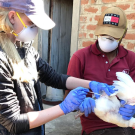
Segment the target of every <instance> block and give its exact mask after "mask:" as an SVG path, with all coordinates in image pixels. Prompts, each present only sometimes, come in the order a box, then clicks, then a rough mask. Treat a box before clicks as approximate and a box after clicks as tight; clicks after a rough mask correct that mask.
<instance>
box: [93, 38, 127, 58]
mask: <svg viewBox="0 0 135 135" xmlns="http://www.w3.org/2000/svg"><path fill="white" fill-rule="evenodd" d="M97 43H98V40H96V42H95V44H92V45H91V50H92V52H93V53H94V54H95V55H100V54H101V55H102V54H103V53H102V52H100V51H99V50H98V48H97ZM127 53H128V51H127V50H126V49H125V48H124V47H123V46H122V45H119V46H118V54H117V57H118V58H122V57H125V56H126V55H127Z"/></svg>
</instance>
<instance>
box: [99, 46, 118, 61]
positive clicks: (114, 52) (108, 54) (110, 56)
mask: <svg viewBox="0 0 135 135" xmlns="http://www.w3.org/2000/svg"><path fill="white" fill-rule="evenodd" d="M97 48H98V50H99V51H101V52H102V53H104V54H105V55H106V57H107V58H108V60H109V63H111V62H112V61H113V59H114V58H115V57H116V56H117V53H118V48H117V49H115V50H114V51H112V52H109V53H106V52H103V51H102V50H101V49H100V48H99V45H98V44H97Z"/></svg>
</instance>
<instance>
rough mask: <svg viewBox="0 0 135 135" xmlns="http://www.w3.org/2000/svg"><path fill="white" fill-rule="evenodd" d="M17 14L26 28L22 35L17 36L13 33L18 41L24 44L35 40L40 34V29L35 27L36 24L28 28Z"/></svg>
mask: <svg viewBox="0 0 135 135" xmlns="http://www.w3.org/2000/svg"><path fill="white" fill-rule="evenodd" d="M16 14H17V16H18V18H19V19H20V21H21V22H22V24H23V26H24V28H23V30H22V31H21V32H20V33H18V34H16V33H14V32H13V34H14V35H15V36H16V40H18V41H22V42H28V41H31V40H33V39H34V38H35V37H36V35H37V33H38V27H37V26H35V25H34V24H33V25H31V26H26V25H25V24H24V22H23V21H22V19H21V18H20V16H19V14H18V13H17V12H16Z"/></svg>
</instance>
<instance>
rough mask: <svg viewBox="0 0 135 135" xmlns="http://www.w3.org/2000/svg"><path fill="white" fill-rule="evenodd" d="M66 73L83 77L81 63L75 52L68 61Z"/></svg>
mask: <svg viewBox="0 0 135 135" xmlns="http://www.w3.org/2000/svg"><path fill="white" fill-rule="evenodd" d="M67 75H69V76H72V77H76V78H82V79H83V65H82V63H81V61H80V59H79V58H78V57H77V56H76V55H75V54H74V55H73V56H72V58H71V60H70V62H69V65H68V71H67Z"/></svg>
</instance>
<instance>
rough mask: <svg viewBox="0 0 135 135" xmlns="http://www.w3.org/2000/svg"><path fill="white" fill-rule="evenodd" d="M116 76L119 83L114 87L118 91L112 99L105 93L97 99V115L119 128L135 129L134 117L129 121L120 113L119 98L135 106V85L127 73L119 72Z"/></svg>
mask: <svg viewBox="0 0 135 135" xmlns="http://www.w3.org/2000/svg"><path fill="white" fill-rule="evenodd" d="M116 76H117V78H118V80H119V81H114V83H113V86H115V89H117V90H118V91H117V92H116V93H115V94H113V95H111V96H110V97H109V96H107V95H106V94H105V93H103V94H102V96H101V97H100V98H99V99H96V100H95V103H96V108H95V109H94V111H95V114H96V115H97V116H98V117H99V118H100V119H102V120H103V121H106V122H109V123H113V124H116V125H118V126H119V127H133V128H135V118H133V117H132V118H131V119H130V120H129V121H127V120H124V119H123V118H122V116H121V115H120V114H119V113H118V112H119V108H120V107H121V104H120V101H119V100H118V98H119V99H122V100H124V101H126V104H129V105H135V83H134V81H133V80H132V78H131V77H130V76H129V75H127V74H125V73H122V72H117V73H116ZM116 96H117V97H118V98H117V97H116Z"/></svg>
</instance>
